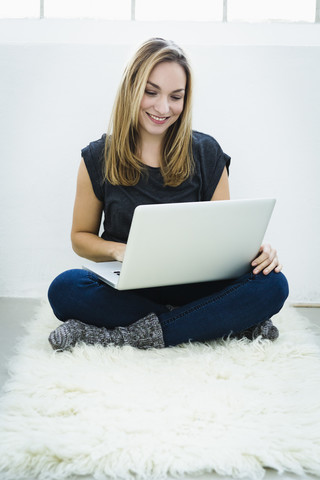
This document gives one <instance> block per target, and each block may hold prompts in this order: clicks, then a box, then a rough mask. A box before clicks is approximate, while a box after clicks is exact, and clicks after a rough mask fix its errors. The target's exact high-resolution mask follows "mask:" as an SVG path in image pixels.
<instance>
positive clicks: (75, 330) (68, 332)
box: [48, 320, 85, 350]
mask: <svg viewBox="0 0 320 480" xmlns="http://www.w3.org/2000/svg"><path fill="white" fill-rule="evenodd" d="M84 335H85V324H84V323H82V322H79V321H78V320H67V321H66V322H64V323H63V324H62V325H60V326H59V327H58V328H56V329H55V330H54V331H53V332H51V333H50V335H49V339H48V340H49V343H50V345H51V346H52V348H53V350H70V348H71V347H74V346H75V344H76V343H78V342H81V341H82V340H83V338H84Z"/></svg>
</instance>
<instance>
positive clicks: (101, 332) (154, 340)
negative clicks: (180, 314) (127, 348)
mask: <svg viewBox="0 0 320 480" xmlns="http://www.w3.org/2000/svg"><path fill="white" fill-rule="evenodd" d="M49 342H50V344H51V346H52V348H53V349H54V350H70V348H71V347H74V346H75V345H76V344H77V343H78V342H84V343H85V344H87V345H95V344H100V345H103V346H104V347H106V346H108V345H110V344H114V345H118V346H122V345H131V346H133V347H137V348H140V349H144V350H145V349H148V348H164V346H165V345H164V340H163V333H162V328H161V325H160V322H159V319H158V317H157V316H156V315H155V314H154V313H149V315H147V316H145V317H143V318H141V319H140V320H138V321H136V322H134V323H132V324H131V325H128V326H127V327H115V328H113V329H107V328H105V327H96V326H95V325H87V324H86V323H82V322H80V321H79V320H73V319H72V320H67V321H66V322H64V323H63V324H62V325H60V326H59V327H58V328H56V329H55V330H54V331H53V332H51V333H50V335H49Z"/></svg>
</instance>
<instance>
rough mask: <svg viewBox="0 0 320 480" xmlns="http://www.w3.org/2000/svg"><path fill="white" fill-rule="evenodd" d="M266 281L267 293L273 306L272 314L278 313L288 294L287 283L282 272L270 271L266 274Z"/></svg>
mask: <svg viewBox="0 0 320 480" xmlns="http://www.w3.org/2000/svg"><path fill="white" fill-rule="evenodd" d="M266 278H267V279H268V280H269V282H268V287H267V288H268V294H269V295H270V302H271V305H272V307H273V308H274V310H275V311H274V314H276V313H278V312H279V311H280V310H281V308H282V307H283V305H284V302H285V301H286V299H287V298H288V295H289V284H288V281H287V279H286V277H285V276H284V275H283V273H281V272H279V273H276V272H274V271H273V272H271V273H269V275H267V276H266Z"/></svg>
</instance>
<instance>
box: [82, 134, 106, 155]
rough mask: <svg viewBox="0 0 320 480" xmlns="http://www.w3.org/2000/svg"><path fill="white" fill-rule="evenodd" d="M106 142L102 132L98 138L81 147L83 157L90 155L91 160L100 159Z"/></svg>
mask: <svg viewBox="0 0 320 480" xmlns="http://www.w3.org/2000/svg"><path fill="white" fill-rule="evenodd" d="M105 143H106V134H105V133H104V134H103V135H102V136H101V138H99V139H98V140H93V141H92V142H90V143H89V145H87V146H86V147H84V148H82V150H81V155H82V157H83V158H85V157H90V158H91V159H92V160H102V158H103V156H104V148H105Z"/></svg>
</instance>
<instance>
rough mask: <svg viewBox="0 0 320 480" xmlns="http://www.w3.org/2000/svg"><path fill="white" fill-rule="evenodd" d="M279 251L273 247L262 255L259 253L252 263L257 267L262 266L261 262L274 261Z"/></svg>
mask: <svg viewBox="0 0 320 480" xmlns="http://www.w3.org/2000/svg"><path fill="white" fill-rule="evenodd" d="M276 255H277V251H276V250H274V249H271V250H270V251H266V252H263V253H262V255H259V257H257V258H255V259H254V260H253V262H252V263H251V265H252V266H253V267H255V266H256V265H257V266H258V265H259V266H260V264H262V263H264V262H269V263H271V262H273V261H274V259H275V258H276Z"/></svg>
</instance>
